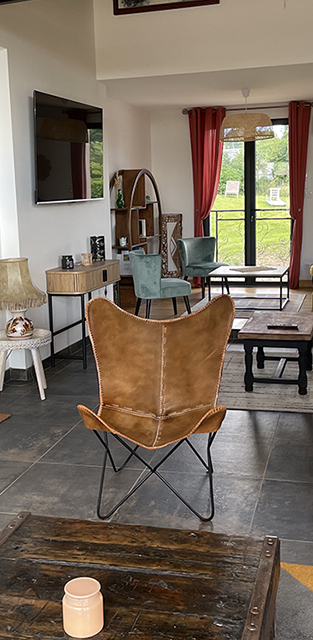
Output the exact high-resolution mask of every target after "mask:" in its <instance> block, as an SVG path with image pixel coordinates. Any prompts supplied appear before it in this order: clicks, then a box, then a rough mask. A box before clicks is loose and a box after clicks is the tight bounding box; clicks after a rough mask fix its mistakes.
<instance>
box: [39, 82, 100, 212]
mask: <svg viewBox="0 0 313 640" xmlns="http://www.w3.org/2000/svg"><path fill="white" fill-rule="evenodd" d="M34 119H35V150H36V152H35V163H36V185H35V202H36V203H37V204H42V203H48V202H75V201H81V200H91V199H94V198H103V126H102V121H103V119H102V109H100V108H99V107H92V106H90V105H86V104H81V103H80V102H74V101H73V100H66V99H65V98H59V97H58V96H51V95H49V94H47V93H41V92H40V91H34Z"/></svg>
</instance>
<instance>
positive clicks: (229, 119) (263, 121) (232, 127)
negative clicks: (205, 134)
mask: <svg viewBox="0 0 313 640" xmlns="http://www.w3.org/2000/svg"><path fill="white" fill-rule="evenodd" d="M267 138H274V131H273V126H272V121H271V119H270V117H269V116H268V115H267V114H266V113H247V112H244V113H238V114H235V115H231V116H226V118H224V120H223V122H222V126H221V132H220V140H223V141H224V142H253V141H255V140H266V139H267Z"/></svg>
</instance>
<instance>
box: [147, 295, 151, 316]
mask: <svg viewBox="0 0 313 640" xmlns="http://www.w3.org/2000/svg"><path fill="white" fill-rule="evenodd" d="M150 309H151V300H146V319H148V318H150Z"/></svg>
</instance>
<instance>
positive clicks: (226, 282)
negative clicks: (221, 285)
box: [225, 276, 229, 295]
mask: <svg viewBox="0 0 313 640" xmlns="http://www.w3.org/2000/svg"><path fill="white" fill-rule="evenodd" d="M225 287H226V291H227V293H228V295H229V284H228V278H226V276H225Z"/></svg>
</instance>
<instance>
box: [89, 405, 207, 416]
mask: <svg viewBox="0 0 313 640" xmlns="http://www.w3.org/2000/svg"><path fill="white" fill-rule="evenodd" d="M212 406H214V405H213V402H210V403H209V404H199V405H198V406H197V407H188V408H187V409H183V410H182V411H173V412H172V413H168V414H167V415H164V414H163V415H156V414H155V413H145V412H144V411H135V410H134V409H128V408H127V407H118V406H117V405H109V404H104V405H103V406H102V407H101V409H99V412H98V416H100V415H101V412H102V410H103V409H110V410H111V411H119V412H120V413H131V414H132V415H134V416H142V417H143V418H154V419H155V420H161V419H163V420H168V419H169V418H172V417H174V416H182V415H184V414H185V413H192V412H194V411H199V409H204V410H205V411H207V410H209V409H210V407H212Z"/></svg>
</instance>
